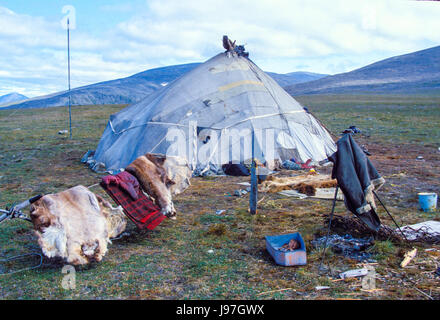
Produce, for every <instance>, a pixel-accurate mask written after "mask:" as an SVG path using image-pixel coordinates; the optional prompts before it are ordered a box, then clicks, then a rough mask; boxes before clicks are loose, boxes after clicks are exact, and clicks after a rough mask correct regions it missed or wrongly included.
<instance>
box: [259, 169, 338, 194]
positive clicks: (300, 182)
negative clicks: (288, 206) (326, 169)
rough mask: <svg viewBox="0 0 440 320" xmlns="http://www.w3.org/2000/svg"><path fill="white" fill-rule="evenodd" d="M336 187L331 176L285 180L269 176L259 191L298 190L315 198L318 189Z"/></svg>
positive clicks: (303, 176) (312, 176)
mask: <svg viewBox="0 0 440 320" xmlns="http://www.w3.org/2000/svg"><path fill="white" fill-rule="evenodd" d="M336 185H337V182H336V180H334V179H332V178H331V177H330V175H313V174H305V175H298V176H294V177H284V178H278V177H274V176H269V177H267V179H266V181H264V182H263V183H262V184H261V186H260V188H259V191H260V192H271V193H276V192H280V191H282V190H297V191H298V192H300V193H304V194H306V195H308V196H314V195H315V194H316V188H334V187H336Z"/></svg>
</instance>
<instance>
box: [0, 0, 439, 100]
mask: <svg viewBox="0 0 440 320" xmlns="http://www.w3.org/2000/svg"><path fill="white" fill-rule="evenodd" d="M66 5H70V7H65V6H66ZM63 9H64V10H63ZM67 16H69V17H70V21H71V24H72V27H75V28H74V29H73V30H71V50H72V52H71V55H72V58H71V64H72V87H77V86H81V85H86V84H90V83H95V82H98V81H104V80H110V79H115V78H120V77H125V76H129V75H131V74H134V73H137V72H141V71H144V70H146V69H150V68H154V67H161V66H167V65H172V64H181V63H189V62H202V61H205V60H207V59H209V58H210V57H212V56H213V55H215V54H217V53H219V52H221V51H224V49H223V47H222V42H221V38H222V36H223V34H227V35H229V36H230V38H232V39H236V40H237V43H239V44H246V49H247V50H248V51H249V52H250V58H251V59H252V60H253V61H254V62H255V63H257V65H259V66H260V67H261V68H262V69H263V70H265V71H272V72H278V73H288V72H293V71H311V72H318V73H329V74H335V73H340V72H346V71H350V70H353V69H356V68H359V67H362V66H364V65H366V64H369V63H372V62H375V61H378V60H380V59H384V58H388V57H391V56H394V55H399V54H404V53H409V52H412V51H416V50H421V49H425V48H429V47H434V46H437V45H439V44H440V32H439V30H440V2H421V1H407V0H368V1H367V0H349V1H346V0H333V1H329V0H319V1H318V0H285V1H284V0H279V1H277V0H270V1H269V0H252V1H247V0H221V1H219V0H214V1H210V0H148V1H147V0H129V1H116V0H93V1H91V0H70V1H63V0H38V1H30V0H0V48H1V49H0V95H2V94H6V93H9V92H13V91H16V92H20V93H22V94H25V95H27V96H30V97H33V96H37V95H42V94H48V93H52V92H56V91H61V90H65V89H66V87H67V71H66V69H67V53H66V31H65V30H64V29H63V22H65V20H66V17H67Z"/></svg>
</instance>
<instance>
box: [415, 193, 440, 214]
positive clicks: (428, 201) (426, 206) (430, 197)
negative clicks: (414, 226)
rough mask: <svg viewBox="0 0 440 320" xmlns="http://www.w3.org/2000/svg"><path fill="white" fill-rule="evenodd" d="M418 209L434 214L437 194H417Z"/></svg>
mask: <svg viewBox="0 0 440 320" xmlns="http://www.w3.org/2000/svg"><path fill="white" fill-rule="evenodd" d="M418 196H419V204H420V209H421V210H423V211H425V212H434V211H435V210H436V208H437V193H434V192H421V193H419V194H418Z"/></svg>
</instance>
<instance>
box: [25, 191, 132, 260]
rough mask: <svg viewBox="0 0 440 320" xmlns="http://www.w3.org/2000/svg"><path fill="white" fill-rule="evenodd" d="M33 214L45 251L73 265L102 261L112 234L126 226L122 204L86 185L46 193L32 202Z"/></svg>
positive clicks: (39, 242)
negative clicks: (54, 192)
mask: <svg viewBox="0 0 440 320" xmlns="http://www.w3.org/2000/svg"><path fill="white" fill-rule="evenodd" d="M30 216H31V219H32V222H33V224H34V229H35V233H36V235H37V237H38V244H39V245H40V247H41V249H42V251H43V253H44V254H45V255H46V256H47V257H49V258H52V257H60V258H63V259H65V260H66V261H67V262H68V263H70V264H73V265H80V264H87V263H89V262H91V261H101V260H102V258H103V256H104V255H105V254H106V252H107V243H109V242H110V237H114V236H116V235H118V234H119V233H121V232H123V231H124V229H125V226H126V220H125V217H124V215H123V212H122V208H121V207H118V208H113V207H112V206H111V205H110V204H109V203H108V202H107V201H106V200H104V199H102V198H101V197H99V198H97V197H96V196H95V195H94V194H93V193H92V192H90V191H89V189H87V188H86V187H84V186H76V187H73V188H71V189H68V190H65V191H62V192H59V193H56V194H48V195H45V196H43V197H42V198H41V199H40V200H38V201H36V202H34V203H33V204H32V205H31V209H30Z"/></svg>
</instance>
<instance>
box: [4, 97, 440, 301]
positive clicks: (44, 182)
mask: <svg viewBox="0 0 440 320" xmlns="http://www.w3.org/2000/svg"><path fill="white" fill-rule="evenodd" d="M298 100H299V101H300V102H302V103H303V104H304V105H306V106H307V107H308V108H309V110H311V111H312V112H313V113H314V114H315V115H316V116H317V117H318V118H319V119H320V120H321V121H322V122H323V123H324V124H325V125H326V126H327V128H328V129H329V130H331V131H332V132H333V134H335V136H338V135H339V132H341V131H342V130H343V129H345V128H347V127H348V126H350V125H356V126H357V127H358V128H360V129H361V130H362V131H363V134H362V135H360V136H358V137H357V138H356V139H357V140H358V141H359V142H360V143H361V144H365V145H366V146H367V148H368V149H369V150H370V152H372V154H373V155H372V156H371V157H370V158H371V159H372V161H373V163H374V164H375V165H376V167H377V169H378V170H379V172H380V173H381V174H382V175H383V176H385V178H386V180H387V183H386V185H385V186H384V188H383V190H381V191H380V194H381V195H382V197H383V200H384V201H385V203H386V204H387V205H388V207H389V209H390V211H391V212H392V214H393V215H394V216H395V217H396V219H397V220H398V222H399V223H402V224H408V223H415V222H420V221H423V220H427V219H433V218H434V219H436V220H440V219H439V217H440V216H439V214H438V212H437V213H436V214H426V213H422V212H420V211H419V210H418V209H417V196H416V194H417V192H420V191H435V192H437V193H440V179H439V178H440V152H439V150H438V147H440V144H439V141H440V129H439V128H440V97H406V96H305V97H299V98H298ZM122 107H124V106H84V107H74V108H73V135H74V138H73V140H68V139H66V137H65V136H62V135H58V134H57V133H58V131H59V130H62V129H65V128H66V125H67V122H66V119H67V111H66V108H51V109H46V110H45V109H37V110H3V111H1V110H0V207H3V208H4V207H5V206H7V205H10V204H11V203H13V202H17V201H22V200H24V199H27V198H29V197H31V196H33V195H36V194H39V193H42V194H45V193H52V192H58V191H61V190H64V189H67V188H69V187H72V186H75V185H78V184H83V185H85V186H89V185H93V184H95V183H96V182H98V181H99V175H98V174H96V173H93V172H91V171H90V170H89V169H88V168H86V167H85V166H84V165H82V164H81V163H80V162H79V159H80V158H81V156H82V155H83V154H84V153H85V152H86V151H87V149H94V148H95V147H96V145H97V143H98V140H99V138H100V136H101V134H102V132H103V130H104V128H105V125H106V123H107V120H108V116H109V115H110V114H112V113H114V112H116V111H118V110H119V109H121V108H122ZM418 155H422V156H423V157H424V159H425V161H416V160H415V159H416V157H417V156H418ZM327 171H328V169H327ZM246 180H248V179H246V178H244V179H243V178H237V177H214V178H212V177H211V178H194V179H193V180H192V186H191V187H190V188H189V189H188V190H186V191H185V192H184V193H183V194H181V195H179V196H177V197H176V198H175V205H176V208H177V210H178V219H177V221H171V220H165V221H164V222H163V223H162V224H161V225H160V226H159V227H158V228H156V230H154V231H152V232H146V233H140V232H137V230H136V229H135V227H134V226H133V224H131V223H130V224H129V227H128V230H129V231H130V232H131V237H126V238H122V239H119V240H115V241H113V244H111V245H110V246H109V251H108V253H107V255H106V256H105V258H104V260H103V261H102V262H101V263H99V264H94V265H92V266H89V267H82V268H77V273H76V288H75V289H71V290H65V289H63V288H62V286H61V281H62V278H63V276H64V274H63V273H62V272H61V269H62V267H63V264H62V262H59V261H52V260H49V259H44V264H43V266H42V267H41V268H39V269H34V270H29V271H24V272H20V273H16V274H13V275H0V298H1V299H60V298H61V299H118V298H132V299H138V298H140V299H162V298H167V299H184V298H188V299H197V298H200V299H214V298H217V299H273V298H275V299H338V298H353V299H428V298H429V297H432V298H434V299H440V288H439V285H438V283H439V282H438V279H439V278H435V276H434V274H433V272H434V271H435V269H436V268H437V267H438V266H439V262H440V260H439V251H425V250H424V249H426V248H436V249H440V247H439V246H424V247H422V246H418V248H419V254H418V256H417V257H416V259H415V260H414V261H413V262H412V263H411V264H410V265H409V266H408V267H407V268H405V269H401V268H400V267H399V263H400V261H401V259H402V257H401V256H402V252H403V251H405V250H408V249H410V247H408V246H406V245H404V244H399V243H392V242H390V241H377V242H376V244H375V246H374V247H373V248H372V249H371V252H372V253H374V257H375V259H376V260H377V264H376V265H374V267H375V268H376V272H377V279H376V288H377V289H378V290H376V291H373V292H366V291H363V290H362V287H361V282H360V280H350V281H333V280H334V279H335V276H336V275H337V273H338V272H339V271H345V270H348V269H353V268H358V267H360V265H358V264H357V262H356V261H353V260H350V259H348V258H344V257H343V256H339V255H336V254H334V253H332V252H331V251H329V254H328V257H327V261H328V262H329V263H330V266H331V270H330V273H329V274H326V275H319V274H318V265H319V257H320V256H319V251H317V250H315V249H313V247H312V246H311V244H310V241H311V240H312V239H313V238H314V237H315V236H316V235H320V234H323V233H324V232H325V222H324V216H323V215H325V214H328V213H329V211H330V209H331V202H330V201H325V200H310V199H309V200H295V199H292V198H286V197H282V196H280V195H277V194H267V195H266V196H265V198H264V200H263V201H262V202H261V203H260V207H259V212H258V215H256V216H250V215H249V213H248V212H247V208H248V197H242V198H237V197H232V196H230V194H232V193H233V191H234V190H235V189H238V188H239V186H238V185H236V184H235V183H236V182H240V181H246ZM92 191H93V192H96V193H99V194H101V195H104V192H103V191H102V190H101V189H100V188H99V187H94V188H93V189H92ZM262 196H263V195H260V197H262ZM219 209H226V210H227V211H226V213H224V214H223V215H220V216H218V215H216V214H215V211H216V210H219ZM336 212H337V214H340V215H346V214H347V213H346V210H345V207H344V206H343V204H342V203H338V205H337V207H336ZM380 216H381V218H382V219H383V222H384V223H385V224H388V225H392V224H391V221H390V220H389V219H388V218H387V216H386V215H385V214H384V212H383V210H381V211H380ZM293 231H299V232H301V234H302V235H303V237H304V238H305V240H306V246H307V250H308V264H307V265H306V266H303V267H290V268H289V267H280V266H277V265H276V264H274V262H273V260H272V259H271V258H270V256H269V255H268V254H267V252H266V250H265V242H264V236H265V235H272V234H282V233H288V232H293ZM30 251H39V247H38V244H37V243H36V240H35V236H34V235H33V233H32V228H31V225H30V224H29V223H27V222H25V221H6V222H4V223H2V224H1V225H0V259H5V258H7V257H11V256H13V255H17V254H22V253H28V252H30ZM37 262H38V260H37V259H34V258H29V257H25V258H23V260H21V261H16V262H14V263H10V262H8V263H5V262H0V272H6V271H11V270H17V269H20V268H22V267H27V266H31V265H35V264H36V263H37ZM318 285H321V286H329V287H330V289H329V290H324V291H316V290H315V289H314V288H315V287H316V286H318ZM428 296H429V297H428Z"/></svg>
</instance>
